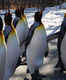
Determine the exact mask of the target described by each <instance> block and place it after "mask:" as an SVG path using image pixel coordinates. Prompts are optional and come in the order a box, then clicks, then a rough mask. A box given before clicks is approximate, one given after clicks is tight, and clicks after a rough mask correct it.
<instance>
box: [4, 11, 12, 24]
mask: <svg viewBox="0 0 66 80" xmlns="http://www.w3.org/2000/svg"><path fill="white" fill-rule="evenodd" d="M4 21H5V24H6V25H11V22H12V14H11V13H10V12H8V13H6V14H5V17H4Z"/></svg>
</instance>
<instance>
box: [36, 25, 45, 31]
mask: <svg viewBox="0 0 66 80" xmlns="http://www.w3.org/2000/svg"><path fill="white" fill-rule="evenodd" d="M36 29H37V30H42V29H44V30H45V28H44V25H43V24H40V25H39V26H38V27H37V28H36Z"/></svg>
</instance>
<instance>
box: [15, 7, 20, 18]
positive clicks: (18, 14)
mask: <svg viewBox="0 0 66 80" xmlns="http://www.w3.org/2000/svg"><path fill="white" fill-rule="evenodd" d="M15 15H16V16H17V17H21V11H20V9H19V8H17V9H16V11H15Z"/></svg>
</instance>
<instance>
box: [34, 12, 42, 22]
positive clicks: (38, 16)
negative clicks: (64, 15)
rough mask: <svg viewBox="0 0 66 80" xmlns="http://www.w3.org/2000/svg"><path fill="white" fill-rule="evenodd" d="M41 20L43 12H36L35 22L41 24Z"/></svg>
mask: <svg viewBox="0 0 66 80" xmlns="http://www.w3.org/2000/svg"><path fill="white" fill-rule="evenodd" d="M41 18H42V12H36V13H35V16H34V19H35V21H37V22H41Z"/></svg>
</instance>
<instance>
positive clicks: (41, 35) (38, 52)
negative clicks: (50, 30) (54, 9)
mask: <svg viewBox="0 0 66 80" xmlns="http://www.w3.org/2000/svg"><path fill="white" fill-rule="evenodd" d="M34 18H35V22H34V24H33V25H32V26H31V27H32V29H33V28H34V31H32V29H31V31H32V32H33V35H32V38H31V40H30V42H28V43H29V44H28V46H27V48H26V57H27V67H28V69H29V72H30V74H31V76H32V80H38V79H37V77H38V75H37V74H38V73H35V72H36V71H38V70H39V68H40V66H41V65H42V64H43V59H44V56H45V53H46V52H47V50H48V43H47V36H46V31H45V28H44V25H43V24H42V22H41V18H42V13H40V12H36V13H35V16H34ZM31 31H30V33H29V35H31ZM28 38H29V37H28ZM24 80H28V79H26V78H25V79H24Z"/></svg>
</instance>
